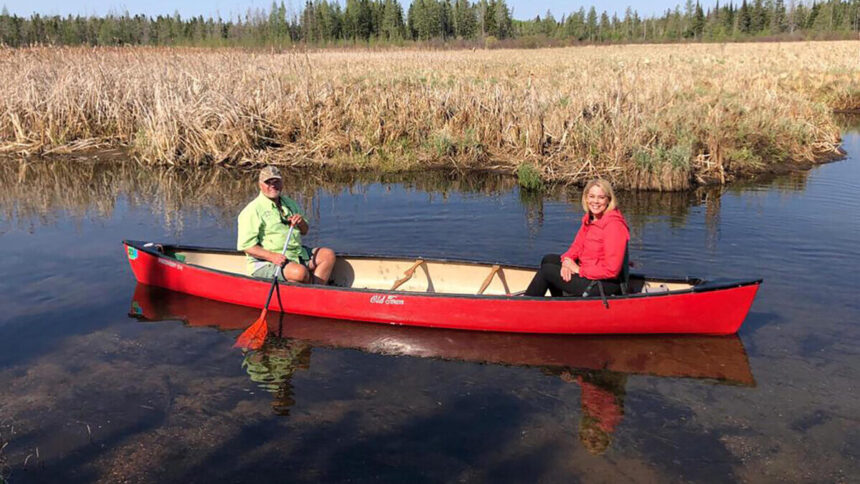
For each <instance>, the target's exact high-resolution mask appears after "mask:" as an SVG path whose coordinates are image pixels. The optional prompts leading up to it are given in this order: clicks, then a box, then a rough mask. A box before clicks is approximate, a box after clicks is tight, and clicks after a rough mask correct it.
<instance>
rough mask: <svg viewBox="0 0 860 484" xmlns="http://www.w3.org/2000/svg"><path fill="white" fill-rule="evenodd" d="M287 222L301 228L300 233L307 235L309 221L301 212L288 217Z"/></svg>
mask: <svg viewBox="0 0 860 484" xmlns="http://www.w3.org/2000/svg"><path fill="white" fill-rule="evenodd" d="M287 222H289V223H290V225H292V226H294V227H295V228H297V229H299V233H301V234H302V235H306V234H307V233H308V222H307V221H306V220H305V219H304V217H302V216H301V214H298V213H297V214H294V215H290V216H289V217H287Z"/></svg>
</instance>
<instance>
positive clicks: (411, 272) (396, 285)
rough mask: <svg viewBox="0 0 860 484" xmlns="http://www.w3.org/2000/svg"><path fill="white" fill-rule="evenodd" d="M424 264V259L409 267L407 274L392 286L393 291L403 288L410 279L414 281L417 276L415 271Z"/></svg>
mask: <svg viewBox="0 0 860 484" xmlns="http://www.w3.org/2000/svg"><path fill="white" fill-rule="evenodd" d="M423 263H424V259H418V260H416V261H415V263H414V264H412V265H411V266H409V269H406V272H404V273H403V277H401V278H400V279H397V280H396V281H394V285H393V286H391V290H392V291H394V290H396V289H397V288H398V287H400V286H402V285H403V284H404V283H405V282H406V281H408V280H409V279H412V276H413V275H414V274H415V269H417V268H418V266H420V265H421V264H423Z"/></svg>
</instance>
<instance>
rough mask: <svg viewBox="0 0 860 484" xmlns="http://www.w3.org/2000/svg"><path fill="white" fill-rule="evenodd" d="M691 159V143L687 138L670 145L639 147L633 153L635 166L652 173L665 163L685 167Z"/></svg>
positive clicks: (673, 166) (676, 167) (675, 166)
mask: <svg viewBox="0 0 860 484" xmlns="http://www.w3.org/2000/svg"><path fill="white" fill-rule="evenodd" d="M692 159H693V144H692V143H691V142H690V141H689V140H682V141H680V142H678V143H676V144H673V145H671V146H664V145H662V144H658V145H657V146H654V147H652V148H646V147H643V148H639V149H638V150H636V151H635V152H634V153H633V162H634V163H636V165H637V166H639V167H640V168H643V169H645V170H648V171H650V172H652V173H654V172H658V171H660V168H661V167H662V166H663V165H665V164H668V165H671V166H672V168H675V169H678V168H681V169H683V168H687V167H689V166H690V162H691V161H692Z"/></svg>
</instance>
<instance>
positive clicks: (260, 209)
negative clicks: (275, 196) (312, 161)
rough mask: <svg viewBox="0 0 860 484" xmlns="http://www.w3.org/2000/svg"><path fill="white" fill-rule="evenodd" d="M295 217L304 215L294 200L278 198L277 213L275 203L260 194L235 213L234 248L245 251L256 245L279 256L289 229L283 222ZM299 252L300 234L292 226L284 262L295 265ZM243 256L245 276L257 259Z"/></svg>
mask: <svg viewBox="0 0 860 484" xmlns="http://www.w3.org/2000/svg"><path fill="white" fill-rule="evenodd" d="M295 214H299V215H301V216H302V217H304V216H305V214H304V212H302V209H301V208H300V207H299V204H297V203H296V202H295V200H293V199H291V198H289V197H286V196H284V195H281V210H280V211H279V210H278V206H277V205H275V202H273V201H272V200H270V199H268V198H267V197H266V196H265V195H263V194H262V193H260V194H259V195H258V196H257V198H255V199H254V200H252V201H251V203H249V204H248V205H247V206H245V208H244V209H242V211H241V212H240V213H239V236H238V238H237V241H236V248H237V249H239V250H245V249H248V248H249V247H253V246H255V245H259V246H261V247H262V248H264V249H266V250H269V251H272V252H276V253H278V254H280V253H281V251H282V250H283V249H284V241H285V240H286V239H287V232H289V230H290V226H289V224H288V223H285V222H286V221H287V217H289V216H291V215H295ZM301 250H302V235H301V233H299V228H298V227H296V228H294V229H293V234H292V236H291V237H290V243H289V245H288V246H287V253H286V256H287V259H289V260H291V261H293V262H299V254H300V253H301ZM247 257H248V264H247V271H248V274H253V273H254V270H255V269H257V268H258V266H259V265H260V260H259V259H256V258H254V257H251V256H247Z"/></svg>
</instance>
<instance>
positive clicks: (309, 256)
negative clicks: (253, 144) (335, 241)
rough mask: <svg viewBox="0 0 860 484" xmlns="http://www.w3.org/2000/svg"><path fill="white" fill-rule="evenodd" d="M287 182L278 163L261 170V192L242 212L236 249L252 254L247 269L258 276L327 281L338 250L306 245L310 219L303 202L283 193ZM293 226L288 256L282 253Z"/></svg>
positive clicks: (301, 280) (289, 279) (306, 281)
mask: <svg viewBox="0 0 860 484" xmlns="http://www.w3.org/2000/svg"><path fill="white" fill-rule="evenodd" d="M283 182H284V180H283V178H282V177H281V172H280V171H279V170H278V169H277V168H276V167H274V166H266V167H265V168H263V169H262V170H261V171H260V176H259V181H258V184H259V186H260V194H259V195H258V196H257V198H255V199H254V200H252V201H251V203H249V204H248V205H247V206H246V207H245V208H244V209H242V212H241V213H240V214H239V236H238V239H237V242H236V248H237V249H239V250H241V251H244V252H245V254H246V255H247V256H248V266H247V272H248V273H249V274H251V275H252V276H254V277H259V278H262V279H272V278H274V277H277V278H278V280H281V281H283V280H287V281H290V282H305V283H316V284H327V283H328V279H329V276H331V271H332V269H334V261H335V256H334V251H332V250H331V249H329V248H327V247H316V248H314V249H310V248H309V247H306V246H303V245H302V235H306V234H307V233H308V222H307V220H305V217H304V214H303V213H302V209H301V208H299V205H298V204H297V203H296V202H295V201H294V200H293V199H291V198H289V197H287V196H285V195H281V190H282V189H283V187H284V184H283ZM291 225H292V226H293V227H294V228H293V232H292V235H291V236H290V241H289V244H288V245H287V252H286V255H282V254H281V251H282V250H283V248H284V241H285V240H286V239H287V233H288V232H289V230H290V226H291Z"/></svg>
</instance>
